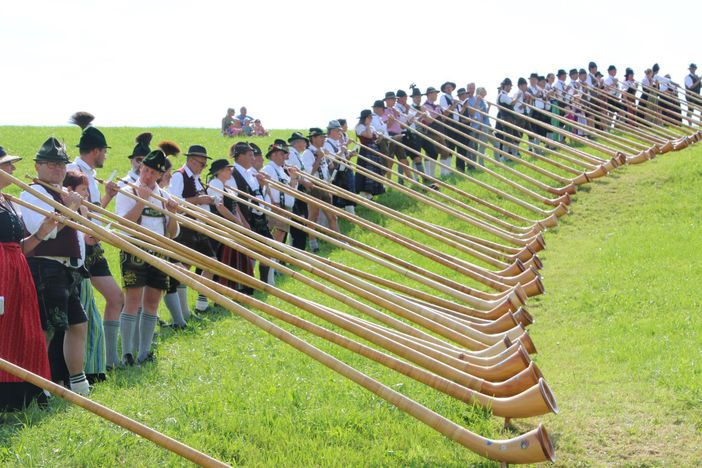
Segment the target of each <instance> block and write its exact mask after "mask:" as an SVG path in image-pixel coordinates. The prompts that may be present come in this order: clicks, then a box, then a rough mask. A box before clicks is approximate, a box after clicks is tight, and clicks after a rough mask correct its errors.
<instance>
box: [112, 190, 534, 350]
mask: <svg viewBox="0 0 702 468" xmlns="http://www.w3.org/2000/svg"><path fill="white" fill-rule="evenodd" d="M123 193H124V194H125V195H127V196H129V197H130V198H135V197H136V195H134V194H132V193H130V192H129V191H124V190H123ZM152 196H153V197H154V198H156V199H160V201H164V199H163V198H162V197H160V196H159V195H157V194H152ZM176 200H177V199H176ZM178 202H179V208H180V209H181V210H182V211H184V212H185V213H186V214H189V215H190V216H197V217H200V221H199V222H195V220H194V219H191V218H187V217H185V216H182V215H179V214H178V215H174V216H176V218H177V219H178V221H179V222H180V223H181V224H182V225H184V226H186V227H188V228H190V229H193V230H195V231H197V232H200V233H202V234H204V235H206V236H208V237H210V238H212V239H214V240H216V241H218V242H220V243H222V244H225V245H227V246H229V247H231V248H232V249H235V250H239V251H242V250H241V244H243V245H249V246H250V247H253V249H254V250H255V251H256V252H255V253H253V254H251V253H249V252H243V253H245V255H251V256H253V257H254V258H257V259H258V260H259V261H261V262H265V263H266V264H268V265H269V266H271V267H272V268H275V269H278V270H279V271H284V270H283V269H281V267H280V266H279V265H277V264H276V263H275V262H273V261H271V260H269V259H268V258H266V257H265V256H271V257H273V258H275V259H277V260H280V261H284V262H287V263H291V264H293V265H296V266H298V267H300V268H302V269H304V270H306V271H309V272H310V273H312V274H315V275H316V276H318V277H321V278H323V279H325V280H327V281H329V282H331V283H333V284H336V285H337V286H341V287H342V288H344V289H346V290H348V291H349V292H352V293H354V294H357V295H359V296H361V297H364V298H365V299H367V300H370V301H371V302H373V303H375V304H376V305H378V306H381V307H383V308H385V309H386V310H389V311H392V312H393V313H395V314H397V315H400V316H402V317H404V318H406V319H408V320H411V321H413V322H414V323H417V324H419V325H422V326H424V327H425V328H427V329H429V330H432V331H434V332H436V333H439V334H440V335H442V336H444V337H445V338H448V339H451V340H452V341H455V342H456V343H460V344H461V345H463V346H467V347H468V348H469V349H473V350H482V349H486V348H489V347H490V345H487V344H485V343H482V342H480V341H476V340H475V339H474V338H471V337H470V335H471V334H472V335H473V336H475V334H474V332H475V331H474V330H471V329H469V328H467V327H465V326H463V325H462V324H459V323H457V322H455V321H452V320H450V319H448V318H447V317H445V316H442V315H438V314H436V313H434V312H433V311H431V310H430V309H426V308H423V307H417V305H416V304H414V303H412V302H410V301H406V300H404V299H403V298H401V297H399V296H397V295H395V294H393V293H391V292H389V291H386V290H384V289H382V288H379V287H376V286H373V285H370V284H368V283H365V282H362V281H359V280H358V279H357V278H355V277H354V276H352V275H349V274H346V273H344V272H342V271H339V270H334V269H328V268H327V267H326V265H324V264H323V263H321V262H317V261H316V260H314V258H312V257H310V256H309V255H307V254H306V253H305V252H302V251H298V250H297V249H294V248H292V247H289V246H287V245H285V244H281V243H279V242H276V241H273V240H272V239H268V238H266V237H264V236H261V235H259V234H257V233H255V232H253V231H248V230H247V229H246V228H243V227H241V226H239V225H237V224H235V223H233V222H231V221H229V220H227V219H224V218H223V217H221V216H217V215H214V214H212V213H211V212H209V211H205V210H203V209H202V208H200V207H199V206H196V205H192V204H190V203H187V202H185V201H184V200H178ZM142 203H144V204H145V206H149V207H150V208H152V209H154V210H157V211H160V212H164V211H165V210H164V209H163V208H161V207H159V206H157V205H155V204H152V203H149V202H148V201H143V200H142ZM205 223H206V224H205ZM234 240H236V241H238V242H239V244H236V243H235V242H234ZM254 241H255V242H254ZM252 244H255V245H252ZM264 255H265V256H264ZM291 273H294V272H292V271H291ZM298 276H302V275H298ZM465 297H466V298H467V299H472V300H474V301H476V302H478V301H480V302H482V303H483V305H486V306H488V307H490V306H495V305H498V304H501V302H500V301H484V300H481V299H478V298H473V297H471V296H467V295H466V296H465ZM505 300H508V301H509V300H518V298H517V297H516V295H510V296H508V297H506V298H505ZM520 305H521V303H520Z"/></svg>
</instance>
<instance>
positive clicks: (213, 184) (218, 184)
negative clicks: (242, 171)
mask: <svg viewBox="0 0 702 468" xmlns="http://www.w3.org/2000/svg"><path fill="white" fill-rule="evenodd" d="M232 184H233V185H234V187H236V182H235V181H234V177H230V178H229V179H227V182H226V183H224V182H222V181H221V180H219V179H216V178H215V179H212V180H211V181H209V182H208V184H207V195H209V196H211V197H216V198H224V195H222V194H221V193H219V192H218V191H216V190H215V188H216V189H219V190H221V191H222V192H224V186H225V185H226V186H227V187H231V186H232Z"/></svg>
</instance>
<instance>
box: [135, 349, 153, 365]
mask: <svg viewBox="0 0 702 468" xmlns="http://www.w3.org/2000/svg"><path fill="white" fill-rule="evenodd" d="M145 362H156V356H155V355H154V352H153V351H151V352H149V354H148V355H147V356H146V357H145V358H144V359H142V360H140V361H139V364H143V363H145Z"/></svg>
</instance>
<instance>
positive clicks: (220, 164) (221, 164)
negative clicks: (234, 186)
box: [208, 159, 233, 176]
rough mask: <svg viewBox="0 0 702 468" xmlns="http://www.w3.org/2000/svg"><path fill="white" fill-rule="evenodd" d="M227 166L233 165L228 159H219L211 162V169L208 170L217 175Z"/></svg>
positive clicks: (209, 173)
mask: <svg viewBox="0 0 702 468" xmlns="http://www.w3.org/2000/svg"><path fill="white" fill-rule="evenodd" d="M225 167H233V166H232V164H230V163H229V161H228V160H227V159H217V160H215V161H212V164H210V170H209V171H208V175H211V176H214V175H217V173H218V172H219V171H221V170H222V169H224V168H225Z"/></svg>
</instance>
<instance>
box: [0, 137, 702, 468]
mask: <svg viewBox="0 0 702 468" xmlns="http://www.w3.org/2000/svg"><path fill="white" fill-rule="evenodd" d="M139 131H141V130H140V129H128V128H125V129H122V128H120V129H114V128H108V129H105V133H106V135H107V138H108V141H109V142H110V144H111V146H112V147H113V148H112V149H111V150H110V157H109V159H108V163H107V165H106V167H105V168H104V169H102V170H101V174H102V175H103V176H107V175H109V173H110V172H111V171H112V169H113V168H118V169H120V173H124V172H126V168H127V167H128V163H127V159H126V156H125V155H127V154H130V153H131V149H132V146H133V142H132V139H133V137H134V136H135V135H136V134H137V133H138V132H139ZM289 133H290V131H279V132H274V133H273V136H271V137H270V138H268V139H261V140H260V141H261V142H262V143H263V144H260V143H259V146H261V147H262V148H264V149H265V146H267V144H268V143H269V142H270V141H272V139H273V138H274V137H278V136H281V137H287V136H288V135H289ZM51 134H53V135H55V136H57V137H62V138H65V139H66V141H67V143H68V146H69V147H70V146H72V145H74V144H75V142H76V141H77V138H78V134H79V132H78V129H77V128H70V127H66V128H57V129H47V128H26V127H22V128H17V127H0V144H2V145H4V146H5V147H6V149H8V150H10V152H11V153H15V154H17V153H19V154H20V155H24V156H30V155H33V154H34V153H35V152H36V149H37V148H38V147H39V145H40V144H41V143H42V141H43V140H44V139H45V138H46V137H47V136H49V135H51ZM154 134H155V136H154V143H155V142H157V141H158V140H159V139H166V138H167V139H172V140H175V141H176V142H178V143H179V144H180V145H181V147H182V148H183V149H186V148H187V146H188V145H190V144H193V143H198V144H204V145H205V146H206V147H207V148H208V150H209V152H210V153H211V154H212V155H213V156H214V157H225V156H226V154H227V149H228V147H229V146H230V145H231V144H233V143H234V141H237V140H234V141H232V140H231V139H224V138H222V137H221V136H219V135H218V133H217V131H216V130H210V129H156V130H154ZM257 143H258V141H257ZM700 156H702V151H701V150H700V149H699V148H693V149H688V150H685V151H682V152H679V153H670V154H668V155H663V156H660V157H659V158H658V159H656V160H655V161H653V162H649V163H647V164H643V165H640V166H635V167H627V168H622V169H621V170H619V171H618V172H617V173H616V174H614V175H612V176H611V177H608V178H605V179H600V181H597V182H595V183H594V184H591V185H590V186H588V187H586V190H582V191H580V192H579V194H578V195H577V196H576V197H575V200H576V201H575V203H574V206H573V214H572V215H570V216H568V217H565V218H562V222H561V225H560V226H559V227H558V228H556V229H554V230H553V231H551V232H549V233H548V235H547V242H548V250H547V251H545V252H542V253H541V254H540V256H541V257H542V259H543V260H544V262H545V269H544V270H543V274H544V280H545V284H546V287H547V294H546V295H544V296H540V297H537V298H534V299H532V300H531V301H530V303H529V310H530V311H531V312H532V313H533V314H534V315H535V316H536V318H537V323H536V324H535V325H534V326H532V327H531V329H530V331H531V334H532V336H533V337H534V340H535V342H536V345H537V347H538V348H539V352H540V353H539V354H538V355H537V356H536V360H537V362H538V364H539V366H540V367H541V369H542V370H543V372H544V374H545V377H546V379H547V381H548V382H549V384H550V385H551V386H552V388H553V390H554V392H555V395H556V397H557V399H558V402H559V405H560V408H561V413H560V414H559V415H557V416H548V417H545V418H538V419H537V418H535V419H533V420H526V421H518V422H517V423H516V424H517V428H518V430H517V431H504V430H503V429H502V428H501V424H500V421H499V420H497V418H492V417H490V416H489V414H487V413H486V412H485V411H484V410H480V409H477V408H472V407H467V406H465V405H463V404H461V403H459V402H456V401H454V400H452V399H450V398H448V397H444V396H442V395H440V394H438V393H436V392H434V391H431V390H429V389H427V388H425V387H423V386H421V385H419V384H417V383H416V382H414V381H412V380H410V379H406V378H404V377H401V376H398V375H397V374H394V373H392V372H389V371H387V370H386V369H384V368H381V367H379V366H377V365H375V364H372V363H369V362H367V361H366V360H364V359H361V358H359V357H357V356H354V355H352V354H350V353H348V352H346V351H343V350H341V351H340V350H338V349H336V348H334V347H332V346H331V345H329V344H326V343H324V342H321V341H320V340H318V339H316V338H313V337H310V336H308V335H307V334H305V333H300V332H296V334H297V335H298V336H300V337H303V338H305V339H308V340H309V341H310V342H312V343H314V344H315V345H317V346H319V347H320V348H322V349H324V350H326V351H330V352H332V353H333V354H334V355H335V356H337V357H339V358H341V359H343V360H344V361H345V362H347V363H349V364H351V365H353V366H354V367H357V368H358V369H360V370H362V371H364V372H366V373H368V374H369V375H371V376H373V377H375V378H378V379H379V380H381V381H382V382H384V383H386V384H388V385H390V386H391V387H393V388H394V389H396V390H399V391H401V392H402V393H404V394H406V395H408V396H410V397H412V398H414V399H416V400H417V401H419V402H421V403H423V404H425V405H427V406H428V407H430V408H432V409H434V410H436V411H438V412H439V413H441V414H443V415H445V416H447V417H449V418H450V419H452V420H454V421H456V422H459V423H460V424H463V425H464V426H465V427H467V428H469V429H470V430H472V431H474V432H477V433H479V434H482V435H485V436H488V437H510V436H512V435H515V434H516V433H518V432H522V431H524V430H528V429H529V428H531V427H534V425H535V424H537V423H538V422H540V421H543V422H545V424H546V427H547V428H548V429H549V430H550V432H551V434H552V436H553V439H554V440H555V443H556V451H557V456H558V457H559V461H560V463H562V464H564V465H573V464H585V465H589V464H597V465H599V464H605V463H617V464H631V465H641V464H672V463H675V464H682V465H691V464H695V463H699V462H700V461H702V460H701V459H700V455H699V449H698V447H699V446H700V443H701V442H702V437H701V435H700V431H702V412H701V411H700V408H701V407H702V406H701V405H700V403H702V402H701V401H700V399H701V398H702V397H701V395H700V389H701V388H702V378H701V377H700V362H699V361H700V351H699V350H700V349H702V347H701V346H700V345H702V336H701V334H700V327H699V325H698V320H697V317H696V312H697V311H698V310H699V305H700V302H701V301H700V300H701V296H702V294H701V293H700V292H699V290H697V289H696V288H695V286H696V285H697V283H699V279H700V277H701V276H702V275H701V272H700V269H701V268H702V267H700V266H699V262H696V261H695V260H696V258H697V257H698V256H699V255H698V252H699V251H700V247H701V246H700V243H702V241H700V240H699V235H698V232H699V223H698V222H697V221H696V218H697V213H696V208H697V205H698V200H699V199H700V195H702V194H701V193H700V192H701V191H702V189H701V188H700V187H699V183H698V182H697V181H698V180H699V176H700V173H701V172H702V163H701V162H700V159H699V158H700ZM28 159H31V158H27V159H25V160H24V161H22V163H21V166H20V169H19V170H18V172H17V173H16V174H19V175H23V174H24V173H31V161H28ZM520 170H521V169H520ZM530 175H533V173H530ZM533 176H534V175H533ZM478 177H480V178H483V179H485V177H484V174H483V175H480V176H478ZM534 177H536V178H539V180H544V179H542V178H541V177H538V176H534ZM486 180H487V179H486ZM457 182H458V186H459V187H461V188H463V189H465V190H467V191H470V192H471V193H476V194H479V195H480V196H485V197H486V198H489V199H491V200H496V197H494V196H493V195H490V194H488V193H486V192H485V191H484V190H476V188H475V185H472V184H470V183H469V182H467V181H457ZM505 189H507V190H511V189H509V188H508V187H506V186H505ZM510 193H516V192H514V191H511V192H510ZM382 201H383V203H384V204H387V205H389V206H393V207H395V208H402V209H403V211H406V212H410V213H414V214H417V215H418V216H420V217H423V218H425V219H431V220H432V221H435V222H437V223H439V224H442V225H446V226H452V227H455V228H460V229H463V230H466V231H468V232H473V233H477V232H478V231H476V230H474V229H470V228H466V227H465V225H464V224H463V223H461V222H459V221H458V220H456V219H455V218H452V217H451V216H449V215H447V214H445V213H441V212H437V210H432V209H428V208H427V207H424V206H420V205H419V204H418V203H417V202H414V201H408V200H407V199H406V198H405V197H402V196H400V195H398V194H397V193H388V194H386V195H385V196H383V197H382ZM510 209H514V210H515V211H516V212H519V213H520V214H524V215H526V214H528V212H526V211H525V210H522V209H519V208H515V207H514V206H510ZM360 211H363V210H360ZM364 215H367V216H372V217H373V218H374V219H377V220H378V221H379V222H381V223H382V224H384V225H386V226H387V227H389V228H391V229H393V230H395V231H398V232H404V233H405V234H406V235H408V236H410V237H412V238H415V239H417V240H420V241H422V242H426V243H433V244H436V241H432V240H430V239H429V238H427V237H426V236H423V235H421V234H418V233H415V232H409V231H408V230H407V229H406V228H403V227H401V226H400V225H398V224H397V223H394V222H392V221H388V220H386V219H380V218H379V217H377V216H373V215H372V214H371V213H368V212H365V211H364ZM345 229H346V230H347V231H348V232H350V233H351V234H352V235H353V236H354V237H356V238H359V239H361V240H363V241H364V242H367V243H369V244H372V245H374V246H377V247H380V248H383V249H386V250H388V251H389V252H390V253H392V254H394V255H398V256H402V258H405V259H407V260H410V261H413V262H415V263H417V264H420V265H422V266H423V267H425V268H428V269H431V270H432V271H436V272H439V273H442V274H445V275H446V276H449V277H451V278H453V279H456V280H460V281H464V282H467V283H468V284H471V285H473V286H476V284H475V283H474V282H471V281H467V280H466V278H465V277H461V276H460V275H458V274H457V273H456V272H453V271H450V270H449V269H448V268H445V267H440V266H436V265H434V264H430V263H429V262H428V261H427V260H426V259H424V258H422V257H420V256H419V255H417V254H408V253H406V252H404V251H402V250H400V249H398V248H397V247H396V246H394V245H392V244H390V243H389V242H388V241H385V240H382V239H379V238H378V236H375V235H372V234H370V233H368V232H366V231H361V230H359V229H356V228H353V227H351V226H348V225H347V226H345ZM323 253H324V254H325V255H329V256H331V257H332V258H334V259H335V260H338V261H342V262H344V263H348V264H351V265H353V266H355V267H358V268H362V269H364V270H367V271H373V272H375V273H378V274H382V275H383V276H386V277H390V278H392V279H394V280H397V281H402V282H405V283H408V284H413V283H412V282H411V281H409V280H408V279H407V278H404V277H402V275H399V274H396V273H391V272H389V271H387V270H386V269H384V268H381V267H377V266H374V265H369V264H367V263H365V262H364V263H360V262H358V260H357V259H355V258H353V257H352V256H351V255H349V254H348V253H346V252H343V251H336V250H330V249H329V248H328V247H325V248H324V249H323ZM453 253H455V254H456V255H459V256H462V257H463V258H466V259H469V257H467V256H465V255H463V254H459V253H458V252H453ZM108 256H109V258H110V262H111V266H112V269H113V272H115V273H118V272H119V268H118V264H117V262H116V252H115V251H114V249H108ZM476 263H479V262H476ZM413 285H414V286H417V287H421V286H419V285H416V284H413ZM282 286H283V287H284V288H285V289H286V290H288V291H290V292H293V293H295V294H299V295H302V296H304V297H307V298H310V299H313V300H315V301H318V302H321V303H324V304H329V305H333V306H334V307H337V308H339V309H341V310H346V311H348V310H349V309H348V308H346V307H344V306H340V305H339V304H337V303H335V302H334V301H331V300H330V299H328V298H326V297H323V296H322V295H321V294H319V293H318V292H316V291H313V290H312V289H311V288H309V287H306V286H301V285H300V284H299V283H296V282H292V281H284V282H282ZM260 297H263V296H260ZM267 301H268V302H269V303H271V304H274V305H278V306H280V307H281V308H283V309H285V310H287V311H290V312H295V313H298V314H300V315H302V316H304V317H306V318H310V317H309V316H308V314H305V313H302V312H301V311H298V310H296V309H295V308H293V307H291V306H288V305H285V304H284V303H282V302H281V301H279V300H276V299H274V298H270V297H269V298H267ZM162 312H163V311H162ZM165 316H167V313H166V314H165V315H164V317H165ZM313 320H314V321H315V322H318V323H321V322H319V321H318V320H316V319H313ZM286 328H287V327H286ZM157 356H158V363H157V364H155V365H147V366H145V367H142V368H139V369H130V370H128V371H123V372H119V373H116V374H114V375H113V376H112V378H111V379H110V381H108V382H106V383H104V384H101V385H99V386H97V387H96V389H95V392H94V394H93V396H92V398H94V399H95V400H96V401H98V402H100V403H103V404H105V405H107V406H109V407H111V408H113V409H115V410H117V411H120V412H123V413H124V414H126V415H128V416H130V417H133V418H134V419H137V420H139V421H141V422H143V423H145V424H147V425H149V426H151V427H154V428H155V429H157V430H160V431H162V432H164V433H166V434H168V435H170V436H172V437H175V438H176V439H178V440H182V441H184V442H185V443H188V444H190V445H192V446H193V447H196V448H198V449H200V450H202V451H204V452H206V453H208V454H211V455H213V456H215V457H217V458H220V459H222V460H224V461H226V462H229V463H232V464H234V463H236V464H246V465H254V466H264V465H274V464H277V465H292V466H307V465H327V466H336V465H354V466H359V465H412V466H424V465H432V466H436V465H439V466H465V465H466V464H485V463H486V462H485V460H484V459H482V458H480V457H478V456H476V455H474V454H473V453H471V452H469V451H467V450H465V449H463V448H462V447H460V446H458V445H457V444H455V443H453V442H450V441H449V440H448V439H446V438H444V437H441V436H439V435H438V434H436V433H435V432H433V431H432V430H431V429H429V428H427V427H425V426H423V425H421V424H420V423H418V422H417V421H416V420H414V419H413V418H411V417H409V416H407V415H405V414H403V413H401V412H400V411H398V410H397V409H395V408H394V407H392V406H390V405H388V404H386V403H385V402H384V401H383V400H380V399H378V398H376V397H374V396H373V395H371V394H370V393H368V392H367V391H365V390H363V389H362V388H360V387H358V386H356V385H355V384H352V383H350V382H349V381H347V380H345V379H344V378H342V377H340V376H338V375H337V374H334V373H333V372H331V371H329V370H328V369H326V368H325V367H323V366H321V365H320V364H318V363H316V362H314V361H312V360H310V359H309V358H307V357H306V356H303V355H302V354H300V353H298V352H297V351H294V350H293V349H292V348H290V347H288V346H286V345H284V344H282V343H280V342H278V341H277V340H275V339H274V338H272V337H270V336H268V335H266V334H265V333H263V332H261V331H259V330H257V329H255V328H253V327H252V326H250V325H249V324H248V323H246V322H245V321H243V320H241V319H240V318H236V317H232V316H230V315H229V314H228V313H226V312H224V311H219V312H217V313H216V314H214V316H212V317H211V318H208V319H206V320H205V321H204V322H203V323H201V324H198V325H197V326H196V327H194V329H193V330H191V331H188V332H186V333H181V334H178V335H175V336H174V335H172V334H170V332H169V331H163V332H161V334H160V336H159V340H158V350H157ZM0 421H2V422H4V424H2V425H1V426H0V462H2V463H4V464H7V465H20V464H21V465H91V466H92V465H113V464H124V465H128V466H144V465H155V464H169V465H173V464H177V465H180V464H184V462H183V461H182V460H180V459H178V458H177V457H175V456H174V455H170V454H169V453H168V452H166V451H164V450H162V449H159V448H157V447H155V446H154V445H153V444H151V443H150V442H147V441H145V440H142V439H139V438H137V437H134V436H132V435H131V434H129V433H128V432H126V431H124V430H122V429H120V428H117V427H115V426H113V425H111V424H109V423H107V422H104V421H102V420H100V419H99V418H97V417H95V416H93V415H91V414H89V413H87V412H85V411H83V410H81V409H79V408H76V407H70V406H69V405H66V404H63V403H61V402H60V401H55V402H54V403H53V404H52V406H51V409H50V410H49V411H39V410H37V409H36V408H32V409H30V410H28V411H25V412H23V413H18V414H14V415H6V416H4V417H2V418H0Z"/></svg>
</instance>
